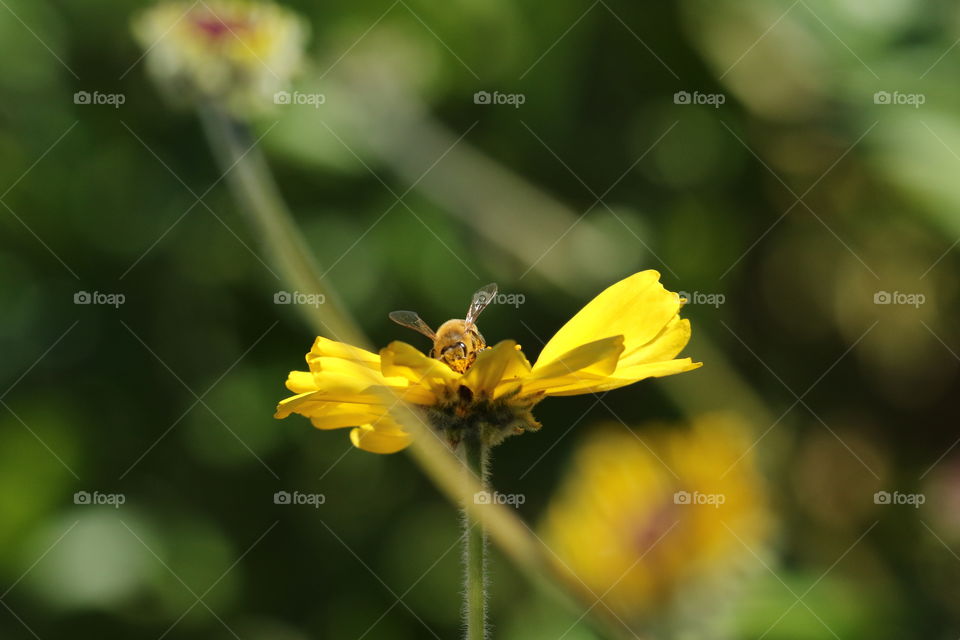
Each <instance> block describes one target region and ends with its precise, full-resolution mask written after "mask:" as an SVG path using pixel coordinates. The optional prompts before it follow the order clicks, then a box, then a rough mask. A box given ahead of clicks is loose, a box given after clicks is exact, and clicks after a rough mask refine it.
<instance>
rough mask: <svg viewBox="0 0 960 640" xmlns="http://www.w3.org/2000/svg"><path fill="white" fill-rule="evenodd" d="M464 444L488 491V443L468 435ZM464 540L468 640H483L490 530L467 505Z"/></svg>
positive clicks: (474, 471) (468, 462) (472, 469)
mask: <svg viewBox="0 0 960 640" xmlns="http://www.w3.org/2000/svg"><path fill="white" fill-rule="evenodd" d="M462 446H463V457H464V462H465V463H466V467H467V473H469V474H470V475H471V476H475V477H476V479H479V481H480V485H481V487H482V491H487V481H486V474H487V468H486V467H487V446H486V445H485V444H484V443H483V442H482V441H481V439H480V438H479V437H478V436H475V435H471V436H469V437H467V438H465V439H464V440H463V444H462ZM478 495H480V494H478ZM473 499H474V502H475V503H476V502H480V503H481V504H482V503H483V502H484V501H482V500H478V499H477V495H475V496H473ZM463 544H464V554H463V555H464V564H465V570H464V589H463V598H464V618H465V621H466V626H467V634H466V640H484V638H486V637H487V533H486V531H485V530H484V527H483V523H482V522H480V521H479V520H477V519H476V518H474V517H473V516H472V515H471V513H470V510H469V509H466V508H464V510H463Z"/></svg>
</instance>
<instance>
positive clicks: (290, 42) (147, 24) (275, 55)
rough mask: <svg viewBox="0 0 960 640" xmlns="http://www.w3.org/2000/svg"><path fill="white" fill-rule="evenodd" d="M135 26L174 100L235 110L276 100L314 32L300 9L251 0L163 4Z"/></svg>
mask: <svg viewBox="0 0 960 640" xmlns="http://www.w3.org/2000/svg"><path fill="white" fill-rule="evenodd" d="M133 31H134V35H135V36H136V38H137V40H138V41H139V42H140V44H141V46H143V48H144V49H145V51H146V54H145V56H146V58H147V65H148V68H149V69H150V71H151V73H153V75H154V77H155V78H156V79H157V80H158V81H159V83H160V85H161V86H162V87H164V88H165V89H167V90H168V92H169V93H170V94H171V95H172V96H173V97H175V98H180V99H182V98H183V97H187V98H189V99H197V98H202V99H211V98H213V99H219V100H222V101H224V102H225V103H226V104H228V105H229V106H230V107H232V108H234V109H246V108H258V107H262V106H264V105H266V104H269V103H272V102H273V95H274V93H275V92H277V91H279V90H281V89H283V88H284V87H285V86H286V85H287V83H288V82H289V80H290V78H291V76H292V75H293V74H294V72H295V71H296V70H297V68H298V67H299V65H300V63H301V58H302V54H303V48H304V45H305V42H306V39H307V33H308V29H307V26H306V24H305V23H304V22H303V21H302V20H301V19H300V18H299V17H298V16H297V15H296V14H294V13H292V12H290V11H288V10H286V9H284V8H282V7H281V6H279V5H277V4H274V3H272V2H253V1H247V0H207V1H206V2H199V3H193V2H163V3H160V4H157V5H156V6H154V7H151V8H149V9H147V10H145V11H143V12H142V13H140V14H139V15H138V16H137V17H136V19H135V20H134V24H133ZM184 94H186V95H184Z"/></svg>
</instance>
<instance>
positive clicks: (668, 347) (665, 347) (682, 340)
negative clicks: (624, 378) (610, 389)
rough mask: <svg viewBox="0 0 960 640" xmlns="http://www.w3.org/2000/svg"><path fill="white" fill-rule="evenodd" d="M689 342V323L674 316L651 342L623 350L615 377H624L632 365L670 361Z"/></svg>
mask: <svg viewBox="0 0 960 640" xmlns="http://www.w3.org/2000/svg"><path fill="white" fill-rule="evenodd" d="M689 341H690V321H689V320H687V319H686V318H681V317H680V316H674V317H673V319H672V320H670V322H668V323H667V324H666V326H664V327H663V329H662V330H661V331H660V333H659V334H657V335H656V336H655V337H654V338H653V340H651V341H650V342H648V343H647V344H644V345H637V346H635V347H634V348H633V350H632V351H628V350H626V349H625V350H624V352H623V355H622V356H620V363H619V365H618V366H617V373H616V375H618V376H620V375H625V373H624V371H625V369H626V368H627V367H631V366H634V365H638V364H644V363H647V362H662V361H664V360H670V359H671V358H673V357H675V356H676V355H677V354H678V353H680V352H681V351H683V348H684V347H685V346H687V343H688V342H689Z"/></svg>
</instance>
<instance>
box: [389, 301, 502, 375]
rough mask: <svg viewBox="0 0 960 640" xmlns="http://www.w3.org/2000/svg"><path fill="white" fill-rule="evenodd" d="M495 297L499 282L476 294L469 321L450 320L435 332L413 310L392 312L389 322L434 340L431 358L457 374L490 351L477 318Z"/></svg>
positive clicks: (465, 319) (471, 302) (468, 313)
mask: <svg viewBox="0 0 960 640" xmlns="http://www.w3.org/2000/svg"><path fill="white" fill-rule="evenodd" d="M496 295H497V285H496V283H491V284H488V285H487V286H485V287H483V288H482V289H480V290H479V291H477V292H476V293H475V294H473V299H472V300H470V307H469V308H468V309H467V317H466V318H464V319H463V320H459V319H453V320H447V321H446V322H444V323H443V324H442V325H440V328H439V329H437V331H436V333H434V332H433V330H432V329H431V328H430V327H429V325H427V323H426V322H424V321H423V320H422V319H420V316H419V315H417V314H416V313H415V312H413V311H393V312H391V313H390V319H391V320H393V321H394V322H396V323H397V324H399V325H402V326H404V327H407V328H409V329H413V330H414V331H417V332H419V333H422V334H423V335H425V336H427V337H428V338H430V339H431V340H433V348H432V349H431V350H430V357H431V358H436V359H437V360H439V361H440V362H443V363H444V364H446V365H447V366H448V367H450V368H451V369H453V370H454V371H456V372H457V373H465V372H466V371H467V369H469V368H470V367H471V366H472V365H473V363H474V362H475V361H476V359H477V354H478V353H479V352H481V351H483V350H484V349H486V348H487V342H486V341H485V340H484V339H483V336H482V335H481V334H480V331H479V330H477V316H479V315H480V312H481V311H483V310H484V309H486V308H487V305H489V304H490V303H491V302H492V301H493V299H494V297H495V296H496Z"/></svg>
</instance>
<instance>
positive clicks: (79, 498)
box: [73, 491, 127, 509]
mask: <svg viewBox="0 0 960 640" xmlns="http://www.w3.org/2000/svg"><path fill="white" fill-rule="evenodd" d="M126 501H127V496H125V495H124V494H122V493H101V492H99V491H94V492H92V493H91V492H90V491H77V492H76V493H75V494H73V504H81V505H109V506H111V507H113V508H114V509H119V508H120V505H122V504H125V503H126Z"/></svg>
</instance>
